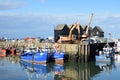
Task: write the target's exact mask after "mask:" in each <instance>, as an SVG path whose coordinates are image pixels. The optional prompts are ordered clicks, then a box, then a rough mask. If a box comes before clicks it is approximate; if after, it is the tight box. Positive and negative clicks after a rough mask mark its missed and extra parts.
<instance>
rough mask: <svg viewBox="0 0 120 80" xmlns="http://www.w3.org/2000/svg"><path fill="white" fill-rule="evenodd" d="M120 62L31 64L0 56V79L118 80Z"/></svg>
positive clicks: (17, 58) (119, 77) (119, 76)
mask: <svg viewBox="0 0 120 80" xmlns="http://www.w3.org/2000/svg"><path fill="white" fill-rule="evenodd" d="M119 73H120V62H111V63H96V62H87V63H78V62H65V63H64V64H55V63H47V64H31V63H27V62H23V61H20V59H19V57H4V58H2V57H1V58H0V80H119V79H120V74H119Z"/></svg>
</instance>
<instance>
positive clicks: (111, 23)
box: [0, 12, 120, 37]
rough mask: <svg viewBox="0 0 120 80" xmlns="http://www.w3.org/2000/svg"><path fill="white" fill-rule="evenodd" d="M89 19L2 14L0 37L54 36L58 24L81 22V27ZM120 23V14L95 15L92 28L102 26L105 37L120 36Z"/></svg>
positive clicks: (78, 16) (68, 16)
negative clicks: (111, 34)
mask: <svg viewBox="0 0 120 80" xmlns="http://www.w3.org/2000/svg"><path fill="white" fill-rule="evenodd" d="M8 14H9V15H8ZM89 17H90V15H87V14H77V15H76V14H69V15H67V14H66V15H55V14H52V15H49V14H48V15H47V14H40V13H32V12H29V13H12V12H9V13H6V12H0V25H1V26H0V28H1V29H0V32H1V33H0V34H1V35H0V37H3V36H8V37H26V36H37V37H38V36H40V37H48V36H51V35H52V36H53V35H54V34H53V33H54V28H55V27H56V26H57V25H58V24H74V23H76V21H79V22H80V24H81V25H84V24H87V23H88V20H89ZM119 22H120V14H110V15H106V14H103V13H102V14H94V16H93V19H92V22H91V26H92V27H94V26H100V27H101V28H102V29H103V31H104V32H105V35H107V34H108V33H112V32H116V33H117V34H120V32H119V30H120V23H119ZM116 33H114V34H113V35H115V34H116Z"/></svg>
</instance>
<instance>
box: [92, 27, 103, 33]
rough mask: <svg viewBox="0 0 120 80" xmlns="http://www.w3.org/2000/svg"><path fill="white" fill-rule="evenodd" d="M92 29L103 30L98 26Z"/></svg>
mask: <svg viewBox="0 0 120 80" xmlns="http://www.w3.org/2000/svg"><path fill="white" fill-rule="evenodd" d="M94 29H97V30H99V31H100V32H104V31H103V30H102V29H101V28H100V27H99V26H95V27H94Z"/></svg>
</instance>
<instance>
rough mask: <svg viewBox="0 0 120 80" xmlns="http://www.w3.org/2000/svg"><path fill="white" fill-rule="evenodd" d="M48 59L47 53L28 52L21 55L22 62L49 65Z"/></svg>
mask: <svg viewBox="0 0 120 80" xmlns="http://www.w3.org/2000/svg"><path fill="white" fill-rule="evenodd" d="M47 58H48V56H47V52H36V53H33V52H28V53H23V54H22V55H21V60H23V61H26V62H31V63H37V64H43V63H47Z"/></svg>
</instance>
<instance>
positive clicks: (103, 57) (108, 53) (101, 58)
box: [95, 43, 114, 62]
mask: <svg viewBox="0 0 120 80" xmlns="http://www.w3.org/2000/svg"><path fill="white" fill-rule="evenodd" d="M95 59H96V61H97V62H110V61H111V60H113V59H114V48H112V47H110V45H109V44H108V43H107V44H106V45H105V46H104V47H103V51H99V54H98V55H96V56H95Z"/></svg>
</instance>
